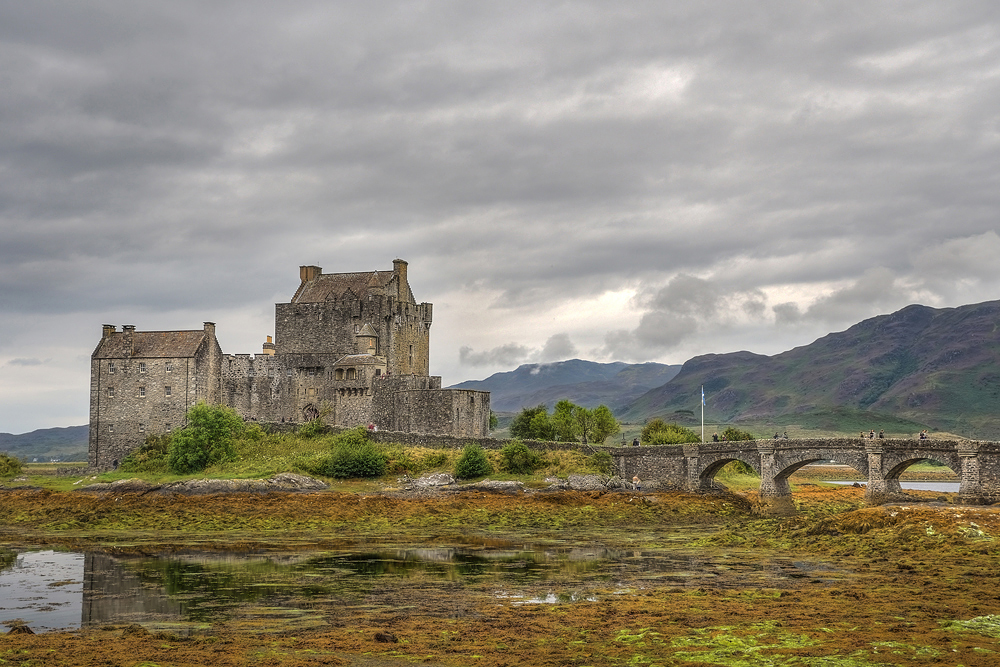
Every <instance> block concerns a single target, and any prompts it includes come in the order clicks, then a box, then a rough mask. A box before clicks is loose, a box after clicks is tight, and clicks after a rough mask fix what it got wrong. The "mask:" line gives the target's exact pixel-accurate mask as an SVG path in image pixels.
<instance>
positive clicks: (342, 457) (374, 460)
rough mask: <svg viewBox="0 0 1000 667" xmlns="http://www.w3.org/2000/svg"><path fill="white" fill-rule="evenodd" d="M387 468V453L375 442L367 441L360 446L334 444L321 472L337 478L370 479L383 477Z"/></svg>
mask: <svg viewBox="0 0 1000 667" xmlns="http://www.w3.org/2000/svg"><path fill="white" fill-rule="evenodd" d="M387 469H388V462H387V461H386V456H385V454H384V453H383V452H382V451H381V450H380V449H379V448H378V447H377V446H375V445H374V444H372V443H370V442H365V443H364V444H362V445H360V446H351V445H346V444H341V445H334V449H333V451H332V452H331V453H330V456H329V457H328V458H327V459H326V461H324V462H323V465H322V468H321V471H320V474H322V475H326V476H327V477H335V478H337V479H358V478H369V479H370V478H373V477H381V476H382V475H384V474H386V472H387Z"/></svg>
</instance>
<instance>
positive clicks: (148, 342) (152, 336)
mask: <svg viewBox="0 0 1000 667" xmlns="http://www.w3.org/2000/svg"><path fill="white" fill-rule="evenodd" d="M204 340H205V332H204V331H135V332H133V333H132V349H131V350H129V349H128V338H127V334H125V333H124V332H115V333H111V334H109V335H107V336H105V337H104V338H102V339H101V342H100V343H98V345H97V349H96V350H95V351H94V355H93V358H94V359H124V358H126V357H137V358H148V359H150V358H157V357H166V358H170V357H174V358H178V357H193V356H194V355H195V353H196V352H197V351H198V348H199V347H200V346H201V344H202V343H203V342H204Z"/></svg>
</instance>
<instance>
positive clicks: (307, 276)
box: [299, 266, 323, 283]
mask: <svg viewBox="0 0 1000 667" xmlns="http://www.w3.org/2000/svg"><path fill="white" fill-rule="evenodd" d="M321 275H323V269H322V268H320V267H318V266H300V267H299V278H300V279H301V280H302V282H304V283H307V282H309V281H310V280H316V279H317V278H319V277H320V276H321Z"/></svg>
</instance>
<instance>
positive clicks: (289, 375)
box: [285, 368, 292, 377]
mask: <svg viewBox="0 0 1000 667" xmlns="http://www.w3.org/2000/svg"><path fill="white" fill-rule="evenodd" d="M285 375H287V376H288V377H292V369H291V368H289V369H287V370H286V371H285Z"/></svg>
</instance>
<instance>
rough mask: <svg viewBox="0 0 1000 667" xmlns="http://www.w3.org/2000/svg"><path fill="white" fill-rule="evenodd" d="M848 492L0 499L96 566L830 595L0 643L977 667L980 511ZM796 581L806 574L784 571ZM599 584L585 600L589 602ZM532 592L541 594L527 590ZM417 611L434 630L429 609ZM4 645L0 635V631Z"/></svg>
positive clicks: (995, 627) (60, 654) (307, 660)
mask: <svg viewBox="0 0 1000 667" xmlns="http://www.w3.org/2000/svg"><path fill="white" fill-rule="evenodd" d="M862 494H863V491H862V490H861V489H857V488H852V487H850V486H846V487H840V488H836V489H831V488H829V487H825V486H822V485H813V484H805V485H802V486H800V487H798V488H797V489H796V492H795V499H796V502H797V505H798V509H799V512H798V514H797V515H796V516H794V517H785V518H762V517H758V516H755V515H753V514H752V513H751V512H750V507H751V505H752V502H753V494H752V493H747V494H744V495H719V496H695V495H688V494H681V493H667V492H654V493H636V492H632V491H627V490H622V491H616V492H600V491H593V492H579V491H556V492H544V493H541V492H529V493H489V492H485V491H483V490H469V491H464V492H460V493H448V494H439V495H429V496H428V495H422V496H419V497H406V496H400V495H392V494H378V493H373V494H350V493H338V492H331V491H326V492H313V493H272V494H245V493H244V494H241V493H230V494H217V495H205V496H198V497H188V496H170V497H167V496H156V495H152V494H141V493H120V494H112V493H105V494H86V493H79V492H55V491H46V490H38V489H5V490H0V516H2V517H3V519H2V520H0V544H2V545H4V546H5V547H7V548H25V547H28V546H45V547H49V548H52V547H56V548H67V549H77V550H88V551H103V552H106V553H112V554H115V553H117V554H126V553H143V554H157V553H170V552H180V551H185V550H198V551H205V550H215V551H231V552H248V551H255V552H261V551H267V550H275V551H278V550H281V551H294V550H316V549H324V548H331V549H333V548H339V547H343V546H345V545H352V544H355V545H356V544H366V543H380V544H405V545H435V546H440V545H449V544H467V543H469V541H470V540H491V539H492V540H517V539H530V540H532V541H534V542H536V543H545V542H546V541H549V542H551V543H553V544H555V543H560V544H566V543H571V544H574V545H582V546H586V545H601V546H605V547H614V548H620V549H633V550H636V551H637V552H639V551H643V550H646V551H649V552H651V553H659V552H661V551H663V550H680V551H683V552H684V553H685V554H692V555H700V556H702V557H704V558H712V557H718V556H725V557H726V558H728V559H730V560H733V559H736V560H739V558H740V557H741V555H743V554H746V555H750V554H753V555H754V557H760V556H762V555H763V556H765V557H767V556H774V557H778V556H780V557H781V558H783V559H791V561H792V562H798V561H802V562H803V563H823V564H825V566H826V567H829V568H834V569H836V571H837V572H838V573H840V574H839V575H838V576H836V577H829V576H824V575H823V574H822V573H818V574H816V575H815V576H802V577H800V578H794V579H787V578H786V579H782V580H781V581H774V582H772V583H768V581H767V579H766V577H764V578H761V577H754V578H752V579H744V578H743V577H742V575H740V574H738V573H736V572H734V573H731V574H729V575H727V574H726V573H725V572H720V573H719V575H718V577H716V579H717V582H716V583H706V582H705V581H704V580H699V581H698V582H697V583H696V584H694V585H688V584H684V583H678V581H676V580H674V579H671V578H664V579H657V578H655V577H651V576H643V575H642V574H641V573H639V574H636V573H626V574H620V575H618V576H615V575H612V576H609V577H608V578H607V582H606V588H605V589H604V590H601V591H599V594H597V595H594V596H593V601H589V600H586V599H585V600H581V601H576V602H574V603H573V604H530V605H528V604H518V603H517V602H516V601H514V600H510V599H505V598H503V597H501V596H486V597H483V596H479V597H470V596H465V593H464V592H463V591H462V590H461V589H460V588H459V587H457V586H454V585H447V584H433V583H430V582H417V585H420V586H421V587H422V588H421V595H422V596H424V597H423V599H424V601H425V606H423V607H419V608H418V607H417V606H415V605H413V604H411V600H410V598H409V596H410V595H412V592H413V590H414V589H413V588H412V586H413V585H414V584H413V583H412V582H411V583H409V584H408V585H407V586H402V585H400V586H391V585H385V586H383V587H381V588H379V590H377V591H372V592H371V593H370V595H371V596H372V601H374V600H375V598H376V597H377V602H378V604H374V602H373V603H372V604H370V605H369V607H370V608H369V609H368V610H367V611H360V612H355V613H352V614H351V615H349V616H345V615H344V614H338V613H335V612H336V610H334V609H325V608H323V606H322V605H317V607H316V608H314V609H313V610H312V611H313V612H314V613H313V614H312V616H311V618H314V619H317V618H318V619H320V620H319V621H318V622H315V623H312V624H310V625H308V626H304V625H296V624H295V623H293V622H288V621H287V620H282V619H276V618H273V617H268V616H267V615H266V614H262V613H261V612H260V610H257V609H253V610H248V611H247V613H246V614H245V615H238V616H234V617H232V618H229V619H227V620H225V621H222V622H218V623H213V624H211V625H210V626H209V627H206V628H204V629H203V630H200V631H198V632H194V633H191V634H186V635H183V634H173V633H170V632H158V631H152V632H151V631H149V630H147V629H145V628H143V627H141V626H136V625H109V626H102V627H96V628H91V627H88V628H85V629H82V630H78V631H68V632H49V633H40V634H28V633H27V632H23V631H19V632H11V633H9V634H5V635H2V636H0V660H3V661H5V663H6V664H19V665H128V666H134V665H147V666H148V665H162V666H166V665H205V664H214V665H320V664H328V665H397V664H398V665H403V664H413V663H414V662H416V663H421V664H431V665H682V664H716V665H824V666H826V665H878V664H891V665H925V664H946V665H967V666H971V665H995V664H996V663H997V661H998V658H1000V589H998V588H997V586H996V583H995V565H996V562H997V557H998V556H1000V546H998V542H997V540H996V538H997V536H998V535H1000V510H998V508H994V507H960V506H956V505H953V504H950V503H948V502H940V496H941V494H936V493H923V492H917V493H915V494H914V498H915V500H918V499H919V500H921V501H922V502H913V503H904V504H896V505H889V506H882V507H865V506H864V504H863V498H862ZM802 571H804V572H808V567H805V566H803V568H802ZM599 585H602V586H603V585H604V584H599ZM539 592H540V593H544V591H539ZM427 600H430V604H431V609H433V610H434V611H433V612H428V610H427V608H426V601H427ZM15 629H16V628H15ZM0 664H4V663H0Z"/></svg>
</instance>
